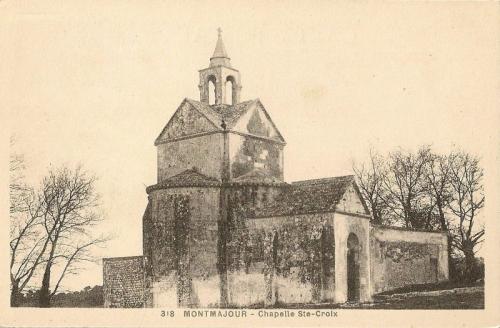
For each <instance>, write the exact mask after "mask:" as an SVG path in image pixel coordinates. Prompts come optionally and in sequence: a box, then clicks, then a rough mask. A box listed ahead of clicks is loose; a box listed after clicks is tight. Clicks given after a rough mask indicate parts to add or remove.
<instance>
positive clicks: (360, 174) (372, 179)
mask: <svg viewBox="0 0 500 328" xmlns="http://www.w3.org/2000/svg"><path fill="white" fill-rule="evenodd" d="M352 169H353V171H354V174H355V175H356V178H357V180H358V185H359V189H360V191H361V194H362V196H363V198H364V199H365V201H366V203H367V204H368V206H369V208H370V212H371V214H372V220H373V222H374V223H375V224H388V223H389V222H388V217H386V216H385V215H384V213H385V212H386V206H385V203H384V201H383V195H382V193H383V187H384V180H385V179H386V169H385V166H384V158H383V157H382V156H381V155H379V154H378V153H376V152H375V151H374V150H373V149H370V158H369V162H368V164H365V163H361V164H357V163H353V165H352Z"/></svg>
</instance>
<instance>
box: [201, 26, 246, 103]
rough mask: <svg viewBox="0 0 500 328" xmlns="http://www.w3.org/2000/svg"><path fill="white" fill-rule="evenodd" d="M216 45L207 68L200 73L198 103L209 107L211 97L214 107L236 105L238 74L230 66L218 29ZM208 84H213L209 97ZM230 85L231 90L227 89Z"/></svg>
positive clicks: (238, 91) (237, 101)
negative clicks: (213, 100)
mask: <svg viewBox="0 0 500 328" xmlns="http://www.w3.org/2000/svg"><path fill="white" fill-rule="evenodd" d="M217 31H218V37H217V44H216V45H215V50H214V53H213V55H212V57H210V65H209V67H208V68H205V69H202V70H200V71H199V73H200V83H199V85H198V88H199V89H200V101H201V102H203V103H206V104H209V105H212V104H210V103H209V100H210V99H211V98H212V97H213V98H214V99H215V102H214V104H215V105H222V104H227V105H236V104H237V103H239V102H240V91H241V81H240V72H239V71H238V70H237V69H234V68H233V67H232V66H231V58H229V56H228V55H227V52H226V48H225V46H224V42H223V41H222V30H221V29H220V28H219V29H217ZM210 83H213V84H214V86H215V88H214V91H213V92H214V93H215V94H214V95H210V94H209V93H210V88H209V86H210ZM226 84H230V85H231V88H227V87H226Z"/></svg>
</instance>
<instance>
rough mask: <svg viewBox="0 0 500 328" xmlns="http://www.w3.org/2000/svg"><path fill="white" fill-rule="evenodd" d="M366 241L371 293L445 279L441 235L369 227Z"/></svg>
mask: <svg viewBox="0 0 500 328" xmlns="http://www.w3.org/2000/svg"><path fill="white" fill-rule="evenodd" d="M370 239H371V240H370V245H371V267H372V282H373V283H372V286H373V292H374V293H379V292H382V291H386V290H391V289H395V288H399V287H402V286H405V285H412V284H426V283H436V282H439V281H443V280H447V279H448V254H447V238H446V235H445V234H443V233H436V232H421V231H408V230H398V229H389V228H378V227H372V234H371V238H370Z"/></svg>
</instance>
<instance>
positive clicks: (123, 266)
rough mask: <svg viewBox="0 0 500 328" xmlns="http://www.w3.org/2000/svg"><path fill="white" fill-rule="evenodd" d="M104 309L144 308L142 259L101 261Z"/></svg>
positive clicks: (123, 258)
mask: <svg viewBox="0 0 500 328" xmlns="http://www.w3.org/2000/svg"><path fill="white" fill-rule="evenodd" d="M103 271H104V272H103V274H104V275H103V289H104V307H107V308H109V307H112V308H140V307H143V306H144V292H145V288H144V257H143V256H131V257H115V258H105V259H103Z"/></svg>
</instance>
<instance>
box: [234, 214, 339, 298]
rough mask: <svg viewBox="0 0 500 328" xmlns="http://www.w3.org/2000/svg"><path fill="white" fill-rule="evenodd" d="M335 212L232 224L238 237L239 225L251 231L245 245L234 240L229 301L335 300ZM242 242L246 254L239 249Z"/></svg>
mask: <svg viewBox="0 0 500 328" xmlns="http://www.w3.org/2000/svg"><path fill="white" fill-rule="evenodd" d="M331 216H332V215H331V214H311V215H298V216H297V217H278V218H267V219H261V218H259V219H248V221H246V222H245V223H244V224H241V225H240V229H239V230H234V229H233V230H232V231H233V233H232V234H231V235H232V236H233V239H234V236H235V234H236V233H235V232H237V231H245V233H246V234H247V237H246V242H245V243H242V244H240V246H236V245H234V243H233V242H231V243H230V244H229V245H230V246H229V247H228V249H229V253H230V255H231V258H230V260H229V262H230V264H231V266H230V271H229V277H230V279H229V280H230V284H229V290H230V293H229V294H230V303H231V304H233V305H237V306H243V305H247V306H248V305H255V304H261V305H263V304H267V305H270V304H276V303H315V302H321V301H326V300H331V299H332V297H333V290H334V283H335V281H334V279H335V256H334V254H335V247H334V240H333V238H334V234H333V229H332V226H331V225H330V224H329V223H330V222H329V217H331ZM242 227H245V228H243V229H242ZM244 229H246V230H244ZM239 235H240V236H241V232H240V233H239ZM238 247H240V248H241V252H242V254H241V253H240V254H236V253H235V251H236V249H237V248H238ZM238 260H239V263H238Z"/></svg>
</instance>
